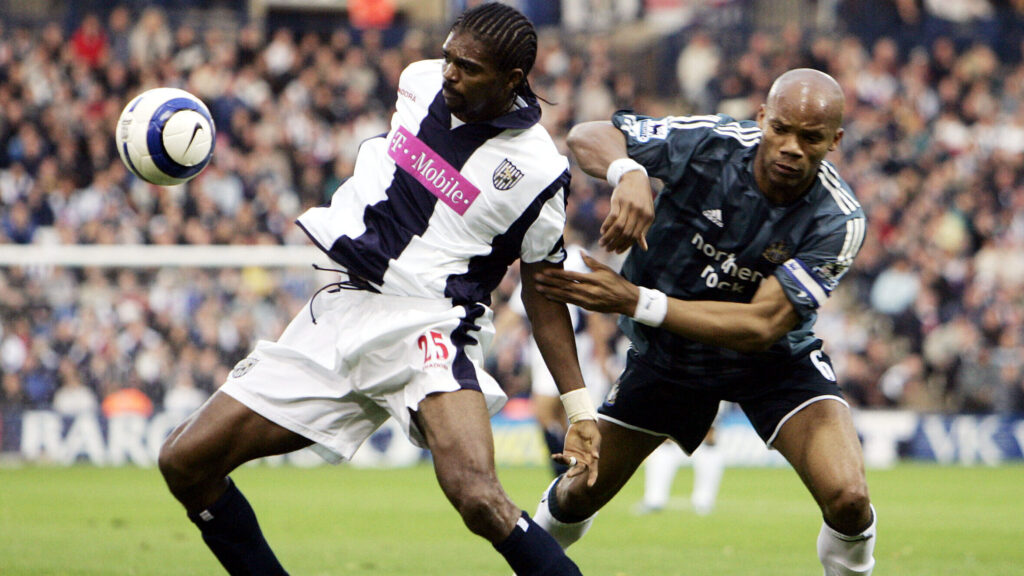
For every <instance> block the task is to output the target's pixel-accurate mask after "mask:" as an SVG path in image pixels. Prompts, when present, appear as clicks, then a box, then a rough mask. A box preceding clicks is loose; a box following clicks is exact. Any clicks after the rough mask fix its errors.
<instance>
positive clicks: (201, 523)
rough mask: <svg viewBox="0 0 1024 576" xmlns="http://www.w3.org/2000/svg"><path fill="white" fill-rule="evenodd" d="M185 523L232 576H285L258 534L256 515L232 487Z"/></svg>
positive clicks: (229, 483)
mask: <svg viewBox="0 0 1024 576" xmlns="http://www.w3.org/2000/svg"><path fill="white" fill-rule="evenodd" d="M188 517H189V520H191V521H192V522H193V523H195V525H196V526H198V527H199V530H200V532H202V534H203V541H205V542H206V545H207V546H208V547H209V548H210V550H211V551H213V554H214V555H215V556H216V557H217V560H220V563H221V564H222V565H223V566H224V568H225V569H227V571H228V574H231V575H232V576H243V575H245V576H287V574H288V573H287V572H285V570H284V568H283V567H282V566H281V563H280V562H278V561H277V557H275V556H274V552H273V551H272V550H271V549H270V545H269V544H267V541H266V539H265V538H264V537H263V531H262V530H260V525H259V522H258V521H257V520H256V513H255V512H253V510H252V507H251V506H249V501H248V500H246V499H245V496H243V495H242V492H241V491H239V490H238V487H237V486H235V483H234V482H233V481H231V479H230V478H229V479H228V489H227V491H226V492H224V494H223V495H222V496H221V497H220V498H218V499H217V501H216V502H214V503H213V505H212V506H210V507H209V508H207V509H206V510H203V511H202V512H200V513H198V514H189V515H188Z"/></svg>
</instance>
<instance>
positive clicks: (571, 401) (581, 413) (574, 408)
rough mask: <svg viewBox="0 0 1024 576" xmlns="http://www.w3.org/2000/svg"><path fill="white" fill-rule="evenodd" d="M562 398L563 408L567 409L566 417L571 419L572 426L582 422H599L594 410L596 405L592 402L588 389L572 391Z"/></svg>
mask: <svg viewBox="0 0 1024 576" xmlns="http://www.w3.org/2000/svg"><path fill="white" fill-rule="evenodd" d="M560 398H561V399H562V406H563V407H564V408H565V416H566V417H567V418H568V419H569V423H570V424H575V423H577V422H579V421H580V420H597V411H596V410H594V404H593V403H592V402H591V401H590V392H587V389H586V388H577V389H576V390H570V391H569V392H566V393H565V394H562V395H561V396H560Z"/></svg>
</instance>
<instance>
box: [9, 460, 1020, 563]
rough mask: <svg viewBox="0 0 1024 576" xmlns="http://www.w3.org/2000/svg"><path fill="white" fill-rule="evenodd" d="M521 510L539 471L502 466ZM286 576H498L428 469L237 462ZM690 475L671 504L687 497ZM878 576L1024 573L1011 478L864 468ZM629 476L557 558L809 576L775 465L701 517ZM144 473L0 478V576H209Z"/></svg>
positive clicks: (806, 519) (795, 502) (798, 510)
mask: <svg viewBox="0 0 1024 576" xmlns="http://www.w3.org/2000/svg"><path fill="white" fill-rule="evenodd" d="M499 473H500V475H501V479H502V482H503V483H504V484H505V486H506V489H507V490H508V492H509V494H510V495H511V496H512V498H513V499H514V500H515V501H516V502H517V503H519V504H520V505H521V506H523V507H524V508H526V509H527V510H528V511H529V512H531V513H532V512H533V509H534V507H535V506H536V501H537V496H538V495H539V493H540V491H541V490H542V489H543V487H544V486H545V485H546V484H547V482H548V476H547V472H546V470H544V469H541V468H502V469H501V470H500V471H499ZM234 477H235V479H236V481H237V482H238V484H239V486H240V487H241V488H242V490H243V491H244V492H245V493H246V495H247V496H248V497H249V500H250V501H251V502H252V503H253V506H254V507H255V509H256V512H257V514H258V515H259V517H260V519H261V522H262V525H263V529H264V532H265V533H266V534H267V536H268V538H269V540H270V542H271V544H272V545H273V546H274V548H275V550H276V551H277V554H278V556H279V557H280V558H281V560H282V562H283V563H284V565H285V567H287V568H288V569H289V571H290V572H291V573H292V574H293V575H295V576H318V575H324V576H326V575H342V574H344V575H365V576H370V575H372V576H391V575H394V576H399V575H400V576H411V575H417V576H433V575H436V576H442V575H443V576H461V575H466V576H469V575H473V576H478V575H486V574H495V575H502V576H508V574H509V570H508V567H507V566H506V565H505V564H504V562H503V561H502V560H501V558H500V557H499V556H498V554H497V553H495V552H494V551H493V550H492V549H491V547H490V545H489V544H488V543H487V542H485V541H484V540H482V539H479V538H477V537H475V536H473V535H472V534H470V533H469V532H468V531H467V530H466V529H465V528H463V526H462V524H461V521H460V520H459V518H458V517H457V516H456V514H455V512H454V511H453V510H452V509H451V507H450V506H449V504H448V502H447V501H446V500H445V499H444V496H443V495H442V494H441V491H440V489H439V488H438V487H437V483H436V481H435V480H434V478H433V472H432V469H431V468H430V467H429V466H428V465H422V466H418V467H415V468H411V469H401V470H357V469H354V468H350V467H344V466H342V467H329V466H324V467H318V468H310V469H303V468H297V467H276V468H275V467H269V466H249V467H246V468H243V469H242V470H240V471H238V472H236V474H235V475H234ZM691 479H692V476H691V471H690V470H689V469H683V470H682V471H680V474H679V477H678V479H677V481H676V485H675V486H674V496H675V497H677V499H678V500H680V501H685V497H686V495H687V494H688V491H689V488H690V483H691ZM868 481H869V483H870V485H871V490H872V498H873V500H874V502H875V505H876V507H877V509H878V513H879V528H878V534H879V540H878V546H877V548H876V550H875V552H876V558H877V561H878V564H877V567H876V569H875V574H876V575H877V576H917V575H920V576H925V575H927V576H939V575H950V576H974V575H976V576H1013V575H1024V467H1022V466H1019V465H1017V466H1005V467H999V468H980V467H979V468H961V467H948V468H947V467H935V466H925V465H906V464H904V465H901V466H898V467H896V468H893V469H889V470H871V471H869V472H868ZM641 487H642V480H641V477H640V476H637V477H636V478H634V480H633V481H632V482H631V483H630V484H629V485H628V486H627V487H626V488H625V489H624V491H623V492H622V493H621V494H620V495H619V496H618V497H617V498H616V500H615V501H613V502H612V503H611V504H610V505H609V506H608V507H607V508H606V509H605V510H604V511H602V513H601V515H600V517H599V518H598V520H597V522H596V524H595V526H594V528H593V529H592V530H591V532H590V534H589V535H588V536H587V538H586V539H584V540H583V541H582V542H580V543H579V544H577V545H576V546H574V547H572V548H571V549H570V555H571V556H572V557H573V558H574V559H575V560H576V561H577V563H578V564H579V565H580V567H581V569H582V570H583V573H584V574H587V575H588V576H676V575H678V576H683V575H685V576H723V575H732V574H735V575H760V576H772V575H779V576H781V575H786V576H791V575H794V574H800V575H803V574H806V575H815V576H817V575H820V574H821V568H820V566H819V565H818V561H817V555H816V553H815V544H814V542H815V538H816V536H817V533H818V528H819V526H820V516H819V515H818V513H817V510H816V507H815V506H814V504H813V503H812V501H811V499H810V496H808V495H807V493H806V492H805V491H804V488H803V487H802V486H801V485H800V483H799V480H798V479H797V477H796V475H795V474H794V473H793V472H792V470H789V469H749V468H731V469H728V470H727V471H726V474H725V478H724V480H723V483H722V491H721V495H720V498H719V504H718V507H717V508H716V510H715V512H714V513H713V514H712V515H710V516H707V517H697V516H695V515H694V514H693V513H692V512H690V511H688V510H686V509H685V508H684V509H678V510H669V511H666V512H662V513H659V514H655V515H648V516H635V515H633V514H632V512H631V510H632V508H633V506H634V505H635V504H636V503H637V501H638V500H639V499H640V491H641ZM222 573H223V572H222V571H221V570H220V568H219V565H217V564H216V562H215V560H214V559H213V556H212V555H211V554H210V553H209V552H208V551H207V550H206V548H205V546H204V545H203V543H202V541H201V539H200V537H199V535H198V532H197V531H196V530H195V529H194V527H193V526H192V525H191V523H189V522H188V520H187V519H186V518H185V515H184V513H183V511H182V510H181V509H180V508H179V507H178V504H177V503H176V502H175V501H174V500H173V499H172V498H171V496H170V495H169V494H168V493H167V492H166V491H165V489H164V486H163V483H162V481H161V479H160V475H159V473H158V472H157V471H156V470H155V469H139V468H91V467H76V468H47V467H23V468H22V467H5V468H0V575H2V576H36V575H53V576H73V575H96V576H115V575H159V576H174V575H197V574H222Z"/></svg>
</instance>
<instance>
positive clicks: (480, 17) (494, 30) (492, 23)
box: [451, 2, 537, 100]
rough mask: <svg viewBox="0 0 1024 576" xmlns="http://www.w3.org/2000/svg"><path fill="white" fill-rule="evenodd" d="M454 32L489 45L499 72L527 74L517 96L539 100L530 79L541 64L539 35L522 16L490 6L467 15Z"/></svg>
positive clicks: (500, 6) (506, 8)
mask: <svg viewBox="0 0 1024 576" xmlns="http://www.w3.org/2000/svg"><path fill="white" fill-rule="evenodd" d="M451 32H469V33H471V34H473V36H474V37H476V38H477V39H478V40H480V41H483V42H486V43H487V44H488V45H489V46H490V50H491V57H492V58H494V62H495V64H497V66H498V70H500V71H502V72H507V71H509V70H513V69H515V68H519V69H520V70H522V71H523V80H522V82H520V83H519V85H518V86H516V87H515V88H514V90H513V91H514V92H515V94H517V95H519V96H522V97H523V98H524V99H527V100H529V99H531V98H533V97H536V95H535V94H534V93H533V90H532V89H531V88H530V83H529V82H528V81H527V79H526V77H527V76H528V75H529V74H530V70H532V69H533V63H534V62H535V61H536V60H537V31H536V30H534V28H533V22H530V19H529V18H527V17H526V16H524V15H523V13H522V12H520V11H519V10H516V9H515V8H513V7H511V6H509V5H507V4H502V3H500V2H487V3H484V4H481V5H479V6H477V7H475V8H470V9H469V10H466V11H465V12H463V13H462V14H461V15H460V16H459V17H458V18H456V20H455V23H453V24H452V27H451Z"/></svg>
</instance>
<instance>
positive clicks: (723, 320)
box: [535, 254, 799, 352]
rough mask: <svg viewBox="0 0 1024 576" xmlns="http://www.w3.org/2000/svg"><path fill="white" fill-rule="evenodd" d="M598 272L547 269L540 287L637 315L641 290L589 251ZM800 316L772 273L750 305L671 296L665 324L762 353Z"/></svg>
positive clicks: (591, 306)
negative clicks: (681, 298) (596, 258)
mask: <svg viewBox="0 0 1024 576" xmlns="http://www.w3.org/2000/svg"><path fill="white" fill-rule="evenodd" d="M583 261H584V262H585V263H586V264H587V266H588V267H590V269H591V270H592V272H569V271H566V270H551V269H548V270H545V271H544V272H543V273H542V274H540V275H539V276H538V277H537V278H536V279H535V280H536V282H537V291H538V292H540V293H541V294H543V295H545V296H547V297H548V298H551V299H553V300H555V301H557V302H565V303H568V304H575V305H577V306H582V307H583V308H586V309H587V310H592V311H594V312H609V313H615V314H624V315H626V316H631V317H636V315H637V303H638V302H639V301H640V289H639V288H638V287H637V286H636V285H635V284H633V283H631V282H630V281H628V280H626V279H625V278H623V277H622V276H621V275H619V274H618V273H617V272H615V271H614V270H612V269H611V268H609V267H608V266H605V265H604V264H602V263H600V262H598V261H597V260H595V259H593V258H591V257H590V256H588V255H586V254H584V255H583ZM798 321H799V316H798V315H797V313H796V309H795V308H794V307H793V304H792V303H791V302H790V301H789V299H788V298H787V297H786V294H785V292H784V291H783V290H782V285H781V284H779V281H778V280H777V279H776V278H775V277H774V276H769V277H768V278H767V279H765V280H764V281H763V282H761V286H760V287H759V288H758V290H757V292H756V293H755V294H754V298H753V300H752V301H751V302H749V303H740V302H715V301H710V300H695V301H690V300H679V299H676V298H668V299H667V306H666V312H665V315H664V318H663V319H662V320H661V322H660V323H659V324H658V326H659V327H661V328H663V329H665V330H668V331H670V332H674V333H676V334H679V335H680V336H685V337H686V338H689V339H691V340H695V341H697V342H702V343H704V344H710V345H713V346H721V347H723V348H729V349H732V350H737V351H739V352H761V351H764V350H767V349H768V348H769V347H770V346H771V345H772V344H774V343H775V342H777V341H778V340H779V338H782V337H783V336H785V335H786V333H787V332H789V331H790V330H792V329H793V328H794V327H795V326H796V324H797V322H798Z"/></svg>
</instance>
